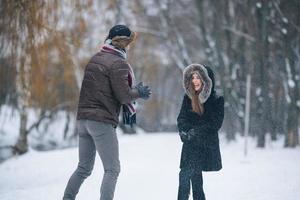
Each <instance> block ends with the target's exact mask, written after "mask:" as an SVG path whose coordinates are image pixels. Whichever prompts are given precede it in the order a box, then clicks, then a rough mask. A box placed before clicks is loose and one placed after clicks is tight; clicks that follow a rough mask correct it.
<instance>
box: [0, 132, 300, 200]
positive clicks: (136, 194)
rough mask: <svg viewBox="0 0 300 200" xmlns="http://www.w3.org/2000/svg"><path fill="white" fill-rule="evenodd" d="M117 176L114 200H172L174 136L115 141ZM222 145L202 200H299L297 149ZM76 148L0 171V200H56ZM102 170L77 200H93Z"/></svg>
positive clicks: (34, 156) (16, 161)
mask: <svg viewBox="0 0 300 200" xmlns="http://www.w3.org/2000/svg"><path fill="white" fill-rule="evenodd" d="M119 142H120V150H121V152H120V154H121V155H120V156H121V165H122V169H121V174H120V178H119V182H118V185H117V190H116V194H115V199H116V200H175V199H176V194H177V185H178V172H179V169H178V165H179V156H180V148H181V143H180V141H179V139H178V137H177V135H176V134H149V135H145V134H141V135H138V136H120V137H119ZM253 146H254V145H253V144H252V147H251V149H250V150H249V156H248V157H247V158H244V157H243V147H242V141H239V142H237V143H231V144H225V143H222V145H221V151H222V156H223V165H224V168H223V170H222V171H220V172H209V173H204V187H205V192H206V196H207V199H208V200H298V199H300V171H299V170H300V148H297V149H282V148H281V147H279V145H274V146H273V148H271V147H270V146H269V147H268V148H267V149H266V150H260V149H255V148H254V147H253ZM76 163H77V148H73V149H67V150H59V151H52V152H36V151H31V152H30V153H28V154H26V155H24V156H21V157H18V158H13V159H11V160H9V161H7V162H5V163H3V164H2V165H0V199H1V200H41V199H43V200H59V199H61V196H62V193H63V190H64V187H65V185H66V182H67V180H68V178H69V176H70V175H71V173H72V172H73V170H74V169H75V167H76ZM101 176H102V166H101V163H100V160H99V158H97V160H96V164H95V168H94V171H93V174H92V175H91V176H90V177H89V178H88V179H87V180H86V181H85V182H84V184H83V185H82V188H81V190H80V192H79V194H78V198H77V199H78V200H93V199H95V200H96V199H98V198H99V194H98V190H99V186H100V180H101Z"/></svg>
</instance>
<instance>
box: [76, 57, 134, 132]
mask: <svg viewBox="0 0 300 200" xmlns="http://www.w3.org/2000/svg"><path fill="white" fill-rule="evenodd" d="M129 70H130V66H129V64H128V63H127V61H126V60H125V59H124V58H122V57H120V56H118V55H115V54H111V53H108V52H99V53H97V54H96V55H94V56H93V57H92V58H91V59H90V61H89V63H88V64H87V66H86V68H85V72H84V78H83V81H82V86H81V90H80V97H79V104H78V110H77V119H78V120H79V119H89V120H94V121H101V122H107V123H111V124H112V125H114V126H117V125H118V122H119V119H118V118H119V114H120V109H121V105H122V104H126V103H130V102H131V101H133V100H135V99H137V98H138V97H139V94H138V92H137V90H136V89H131V88H130V86H129V84H128V73H129Z"/></svg>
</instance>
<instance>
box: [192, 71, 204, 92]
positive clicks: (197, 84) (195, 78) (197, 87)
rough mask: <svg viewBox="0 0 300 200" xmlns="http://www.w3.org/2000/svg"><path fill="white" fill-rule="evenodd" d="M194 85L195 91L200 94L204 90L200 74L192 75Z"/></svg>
mask: <svg viewBox="0 0 300 200" xmlns="http://www.w3.org/2000/svg"><path fill="white" fill-rule="evenodd" d="M192 84H193V86H194V89H195V91H197V92H199V91H200V90H201V88H202V81H201V79H200V77H199V75H198V74H196V73H194V74H193V75H192Z"/></svg>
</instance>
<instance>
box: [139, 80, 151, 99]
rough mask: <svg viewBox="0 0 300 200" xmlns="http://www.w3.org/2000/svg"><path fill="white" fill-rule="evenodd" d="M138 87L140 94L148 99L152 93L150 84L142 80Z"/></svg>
mask: <svg viewBox="0 0 300 200" xmlns="http://www.w3.org/2000/svg"><path fill="white" fill-rule="evenodd" d="M136 89H137V90H138V93H139V96H140V97H141V98H142V99H145V100H147V99H148V98H149V97H150V94H151V90H150V88H149V86H147V85H145V86H144V85H143V82H140V83H139V84H137V86H136Z"/></svg>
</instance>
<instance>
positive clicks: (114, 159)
mask: <svg viewBox="0 0 300 200" xmlns="http://www.w3.org/2000/svg"><path fill="white" fill-rule="evenodd" d="M76 129H77V131H78V134H79V163H78V166H77V169H76V170H75V172H74V173H73V174H72V176H71V178H70V179H69V182H68V184H67V187H66V189H65V192H64V197H63V200H74V199H75V197H76V195H77V193H78V191H79V188H80V186H81V184H82V183H83V181H84V180H85V179H86V178H87V177H88V176H89V175H90V174H91V172H92V170H93V166H94V161H95V155H96V150H97V152H98V154H99V156H100V158H101V161H102V164H103V168H104V176H103V179H102V184H101V188H100V194H101V195H100V200H112V199H113V197H114V191H115V187H116V183H117V179H118V176H119V173H120V161H119V144H118V139H117V135H116V129H115V128H114V127H113V126H112V125H111V124H108V123H104V122H96V121H91V120H78V121H77V124H76Z"/></svg>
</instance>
